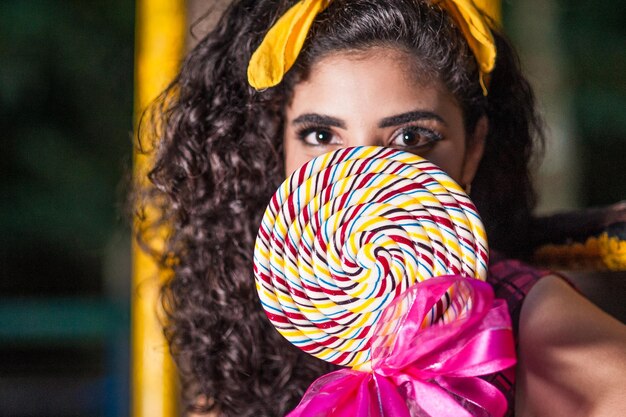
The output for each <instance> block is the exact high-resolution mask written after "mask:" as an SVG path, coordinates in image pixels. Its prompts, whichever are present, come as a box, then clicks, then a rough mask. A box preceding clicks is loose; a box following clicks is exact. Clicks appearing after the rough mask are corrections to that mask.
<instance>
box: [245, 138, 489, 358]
mask: <svg viewBox="0 0 626 417" xmlns="http://www.w3.org/2000/svg"><path fill="white" fill-rule="evenodd" d="M254 272H255V277H256V287H257V290H258V293H259V297H260V299H261V302H262V304H263V307H264V309H265V312H266V314H267V316H268V317H269V319H270V320H271V321H272V323H273V324H274V326H275V327H276V329H278V331H279V332H280V333H281V334H282V335H283V336H284V337H285V338H287V339H288V340H289V341H290V342H291V343H293V344H294V345H296V346H298V347H299V348H301V349H302V350H304V351H306V352H308V353H310V354H312V355H314V356H316V357H318V358H321V359H323V360H325V361H328V362H332V363H334V364H337V365H345V366H352V367H354V366H357V365H360V364H363V363H365V362H367V361H368V360H369V357H370V336H371V333H372V326H373V325H374V323H376V321H377V319H379V317H380V315H381V314H382V311H383V310H384V308H385V307H386V306H387V305H389V304H390V303H391V302H392V301H393V300H394V299H395V298H396V297H397V296H398V295H399V294H401V293H402V292H403V291H405V290H406V289H407V288H408V287H410V286H411V285H412V284H414V283H416V282H420V281H423V280H426V279H428V278H431V277H434V276H440V275H448V274H459V275H463V276H467V277H468V278H477V279H481V280H484V279H485V277H486V274H487V244H486V239H485V232H484V229H483V226H482V223H481V221H480V219H479V217H478V214H477V213H476V208H475V207H474V205H473V204H472V202H471V201H470V199H469V197H468V196H467V195H466V194H465V193H464V192H463V190H462V189H461V187H459V185H458V184H456V183H455V182H454V181H453V180H452V179H451V178H450V177H448V176H447V175H446V174H445V173H444V172H443V171H441V169H439V168H438V167H436V166H435V165H433V164H432V163H430V162H428V161H427V160H425V159H423V158H421V157H419V156H416V155H413V154H410V153H407V152H401V151H397V150H393V149H389V148H380V147H357V148H347V149H341V150H338V151H335V152H331V153H328V154H325V155H322V156H320V157H318V158H315V159H313V160H311V161H309V162H308V163H306V164H305V165H303V166H302V167H301V168H300V169H298V170H297V171H295V172H294V173H293V174H292V175H291V176H290V177H289V178H288V179H287V180H286V181H285V182H284V183H283V184H282V185H281V186H280V188H279V189H278V190H277V191H276V193H275V195H274V196H273V198H272V200H271V202H270V204H269V206H268V207H267V210H266V212H265V215H264V217H263V221H262V224H261V227H260V230H259V234H258V237H257V241H256V245H255V252H254ZM462 309H463V306H461V305H457V304H452V305H450V303H449V297H445V298H444V299H442V300H441V301H440V303H438V305H437V307H436V308H434V309H433V311H432V312H431V317H430V318H429V320H430V321H431V322H434V321H437V320H441V321H447V320H450V319H452V318H454V317H456V316H457V315H458V314H459V313H460V312H461V310H462Z"/></svg>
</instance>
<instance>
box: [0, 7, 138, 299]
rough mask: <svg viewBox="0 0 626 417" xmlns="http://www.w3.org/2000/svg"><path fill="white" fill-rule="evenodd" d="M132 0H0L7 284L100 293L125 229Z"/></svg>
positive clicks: (0, 252)
mask: <svg viewBox="0 0 626 417" xmlns="http://www.w3.org/2000/svg"><path fill="white" fill-rule="evenodd" d="M134 7H135V5H134V2H133V1H130V0H109V1H100V2H92V1H80V0H73V1H70V0H63V1H58V0H57V1H53V0H20V1H3V2H0V124H1V127H2V129H1V133H0V134H1V137H2V152H1V153H0V184H1V185H0V187H1V190H2V196H3V197H2V201H1V202H0V236H2V237H3V238H2V239H1V240H0V271H1V272H0V273H1V274H2V279H0V294H3V295H13V294H39V293H41V292H47V293H53V294H72V293H75V292H87V293H91V292H94V293H96V292H99V291H100V290H101V286H102V282H101V281H102V277H101V273H102V258H103V248H104V247H105V245H106V244H107V242H108V241H109V239H110V238H111V236H112V233H114V231H115V230H119V229H120V228H123V227H124V226H123V224H124V223H123V221H121V219H120V217H121V216H120V213H121V211H120V210H119V206H120V202H121V201H123V196H122V195H121V194H122V193H120V192H119V191H118V190H119V187H120V183H121V178H123V176H124V174H125V172H126V171H128V169H129V166H130V154H131V144H132V141H131V138H132V110H133V107H132V105H133V102H132V101H133V48H134V29H133V28H134Z"/></svg>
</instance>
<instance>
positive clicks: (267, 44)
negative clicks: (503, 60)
mask: <svg viewBox="0 0 626 417" xmlns="http://www.w3.org/2000/svg"><path fill="white" fill-rule="evenodd" d="M330 2H331V0H301V1H299V2H298V3H296V4H295V5H294V6H292V7H291V8H290V9H289V10H287V12H286V13H285V14H284V15H283V16H282V17H281V18H280V19H279V20H278V21H277V22H276V24H274V26H272V28H271V29H270V30H269V32H267V34H266V35H265V38H263V42H261V45H260V46H259V47H258V48H257V50H256V51H254V54H252V58H251V59H250V63H249V64H248V82H249V83H250V85H251V86H252V87H254V88H255V89H257V90H262V89H265V88H269V87H273V86H275V85H277V84H278V83H280V82H281V81H282V79H283V76H284V75H285V73H286V72H287V71H289V69H290V68H291V66H292V65H293V64H294V62H295V61H296V59H297V58H298V54H299V53H300V50H301V49H302V45H303V44H304V40H305V39H306V36H307V34H308V33H309V29H310V27H311V24H313V20H314V19H315V17H316V16H317V15H318V14H319V13H321V12H322V11H323V10H324V9H325V8H326V7H327V6H328V4H330ZM436 3H437V4H438V5H439V6H440V7H441V8H443V9H445V10H446V11H448V13H450V15H451V16H452V18H453V19H454V20H455V21H456V22H457V24H458V25H459V27H460V29H461V31H462V32H463V35H464V36H465V39H467V43H468V44H469V47H470V48H471V50H472V52H473V53H474V56H475V57H476V61H477V62H478V66H479V70H480V85H481V86H482V88H483V94H484V95H487V87H486V81H485V78H486V77H487V75H488V74H489V73H490V72H491V71H492V70H493V67H494V65H495V62H496V45H495V41H494V39H493V35H492V33H491V29H490V27H489V23H488V22H487V20H486V19H485V17H484V15H483V14H482V13H481V11H480V10H479V9H478V8H476V6H475V5H474V3H473V1H472V0H441V1H437V2H436Z"/></svg>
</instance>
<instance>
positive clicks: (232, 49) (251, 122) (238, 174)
mask: <svg viewBox="0 0 626 417" xmlns="http://www.w3.org/2000/svg"><path fill="white" fill-rule="evenodd" d="M294 3H296V2H294V1H279V0H261V1H253V0H236V1H234V2H233V4H232V5H231V6H230V7H229V8H228V9H227V10H226V12H225V13H224V15H223V17H222V19H221V21H220V22H219V23H218V25H217V27H216V28H215V30H213V31H212V32H211V33H209V34H208V35H207V36H206V37H205V38H204V39H202V40H201V41H200V43H199V44H198V45H197V46H196V47H195V48H194V50H193V51H191V52H190V54H189V55H188V57H187V59H186V60H185V63H184V65H183V68H182V70H181V72H180V74H179V76H178V77H177V79H176V80H175V81H174V83H173V84H172V85H171V86H170V87H169V88H168V89H167V91H166V92H165V93H164V94H163V96H162V97H161V100H160V102H159V103H160V107H159V109H158V110H159V111H157V112H156V113H154V119H153V122H154V126H157V127H158V129H157V131H158V132H157V133H158V134H159V137H160V143H159V145H158V153H157V155H156V165H155V167H154V169H153V171H152V173H151V180H152V181H153V184H154V188H153V189H152V190H148V192H149V193H151V194H152V197H156V201H161V202H163V207H162V208H163V218H162V220H164V221H167V222H170V224H172V225H173V234H172V236H171V237H170V239H169V240H168V246H167V247H168V252H167V256H164V257H163V262H164V263H165V264H168V265H174V272H175V276H174V278H173V279H172V281H171V282H170V283H168V284H167V285H166V287H165V288H164V291H163V301H164V305H165V306H166V310H167V311H168V313H169V319H170V321H169V322H168V324H167V326H166V328H165V332H166V335H167V337H168V339H169V341H170V344H171V349H172V353H173V354H174V356H175V358H176V361H177V364H178V366H179V369H180V373H181V376H182V380H183V386H184V393H185V396H186V398H187V400H188V403H189V405H190V409H196V410H197V411H203V412H205V411H208V412H212V413H215V415H227V416H230V415H233V416H234V415H237V416H260V415H268V416H275V415H283V414H285V413H286V412H288V411H289V410H290V409H292V408H293V407H294V406H295V405H296V404H297V402H298V400H299V399H300V397H301V396H302V394H303V392H304V390H305V389H306V388H307V386H308V385H309V384H310V383H311V382H312V381H313V380H314V379H315V378H316V377H318V376H320V375H321V374H323V373H325V372H328V371H330V370H332V367H331V366H330V365H328V364H325V363H322V362H321V361H320V360H318V359H315V358H312V357H310V356H308V355H306V354H304V353H302V352H300V351H299V350H297V349H296V348H294V347H292V346H291V345H290V344H289V343H288V342H287V341H285V340H284V339H283V338H282V337H281V336H280V335H278V333H276V332H275V331H274V330H273V329H272V328H271V326H270V325H269V322H268V321H267V319H266V318H265V316H264V313H263V312H262V309H261V306H260V304H259V302H258V300H257V296H256V293H255V289H254V285H253V277H252V250H253V244H254V239H255V236H256V232H257V229H258V225H259V222H260V218H261V214H262V212H263V210H264V208H265V206H266V204H267V202H268V201H269V198H270V196H271V195H272V193H273V192H274V190H275V189H276V187H277V186H278V185H279V184H280V182H282V180H283V179H284V178H285V176H286V175H287V174H289V173H290V172H292V171H293V170H294V169H296V168H297V167H298V166H299V165H301V164H302V163H304V162H306V161H307V160H309V159H311V158H312V157H314V156H316V155H319V154H321V153H324V152H327V151H329V150H332V149H336V148H340V147H345V146H354V145H379V146H392V147H396V148H399V149H403V150H407V151H410V152H414V153H417V154H419V155H421V156H424V157H426V158H428V159H430V160H431V161H432V162H434V163H436V164H438V165H440V166H441V167H442V168H443V169H444V170H445V171H446V172H447V173H448V174H449V175H451V176H452V177H453V178H454V179H456V180H457V181H458V182H459V183H460V184H461V185H462V186H464V187H465V188H466V190H467V191H468V192H469V193H470V195H471V197H472V199H473V200H474V201H475V203H476V205H477V207H478V209H479V211H480V213H481V215H482V217H483V220H484V222H485V225H486V227H487V230H488V235H489V240H490V246H491V248H492V250H494V251H497V252H498V253H499V254H501V255H496V257H495V258H498V259H496V261H493V262H492V266H491V276H490V278H489V281H490V282H491V283H492V284H493V285H494V287H495V290H496V295H497V296H500V297H504V298H507V301H509V307H510V311H511V315H512V317H513V320H514V323H515V325H516V327H517V325H519V335H518V344H519V351H518V355H519V365H518V369H517V386H516V387H515V388H514V387H513V385H512V381H510V380H506V378H507V375H504V374H502V375H499V376H498V378H499V379H502V380H503V381H500V382H501V386H502V387H503V388H502V389H503V390H505V391H507V392H506V394H507V395H508V396H509V397H510V398H511V399H512V398H513V394H514V392H516V394H515V400H516V401H515V408H516V411H517V414H518V415H568V416H570V415H612V414H611V413H613V415H617V414H615V413H618V411H619V409H620V407H619V405H620V404H619V402H620V401H621V399H620V394H621V391H620V387H621V386H624V385H623V384H624V383H625V382H626V381H625V380H624V374H626V373H625V372H623V370H624V369H625V367H626V364H625V357H626V355H624V346H625V340H626V332H625V330H624V327H623V326H622V325H621V324H620V323H618V322H617V321H615V320H614V319H612V318H610V317H609V316H607V315H605V314H604V313H602V312H601V311H600V310H598V309H597V308H596V307H594V306H593V305H592V304H590V303H589V302H588V301H586V300H585V299H584V298H583V297H581V296H580V295H579V294H578V293H577V292H576V291H575V290H573V289H572V288H571V287H570V286H569V285H568V284H567V283H565V282H564V281H563V280H562V279H560V278H558V277H556V276H553V275H550V274H548V273H544V272H539V271H534V270H532V269H530V268H528V267H525V266H523V265H521V264H519V263H517V262H513V261H506V260H502V259H500V258H502V257H510V258H512V257H523V256H524V255H525V254H526V250H527V248H526V247H525V243H526V241H527V239H526V237H527V236H528V226H529V224H530V223H529V221H530V219H531V210H532V207H533V204H534V195H533V190H532V186H531V182H530V176H529V162H530V160H531V158H532V157H533V155H534V154H535V152H536V149H537V148H538V147H539V146H540V144H541V137H542V134H541V133H542V132H541V126H540V123H539V118H538V116H537V114H536V112H535V107H534V99H533V95H532V92H531V90H530V87H529V85H528V83H527V82H526V80H525V79H524V78H523V76H522V75H521V73H520V69H519V65H518V62H517V58H516V56H515V54H514V52H513V51H512V49H511V47H510V46H509V45H508V43H507V42H506V40H505V39H504V38H503V36H502V35H501V34H499V33H498V32H497V31H496V30H492V31H491V33H492V34H493V39H494V43H495V51H496V55H495V67H494V68H493V69H488V70H485V68H484V66H483V65H482V64H483V61H481V59H479V56H478V54H477V53H476V51H475V50H474V47H473V46H472V45H471V44H470V42H471V40H468V36H467V34H466V33H465V32H464V31H463V30H462V29H461V27H462V23H460V22H459V19H458V16H457V15H454V13H453V12H452V11H451V10H453V9H451V8H450V5H449V3H451V2H450V1H443V2H437V1H417V0H389V1H384V2H381V1H378V0H334V1H332V2H330V4H328V7H327V8H326V9H325V10H323V11H321V12H320V13H319V14H316V16H314V20H313V23H312V26H311V28H310V30H309V31H308V34H306V35H307V38H306V41H305V43H304V45H303V48H302V51H300V53H299V54H297V59H296V60H295V63H294V64H293V67H292V68H291V69H289V71H287V72H286V74H285V75H284V78H283V79H282V80H279V82H278V84H277V85H276V86H272V87H270V88H261V90H260V91H257V90H255V89H254V88H252V87H251V85H250V84H249V83H248V77H247V73H246V71H247V69H248V66H249V63H250V60H251V56H252V55H253V53H254V51H255V50H256V48H257V47H258V46H259V45H260V44H261V41H262V40H263V38H264V37H265V35H266V34H267V33H268V32H269V31H270V28H272V26H273V25H274V24H275V23H276V21H277V20H278V19H279V18H280V17H281V16H283V15H284V14H285V13H286V11H287V10H288V9H289V7H290V6H292V5H293V4H294ZM452 3H455V2H452ZM281 77H282V74H281ZM173 259H174V260H175V261H172V260H173ZM539 278H541V279H539ZM526 294H527V295H526ZM522 301H523V304H522ZM522 305H523V308H522ZM520 311H521V313H520ZM515 390H516V391H515ZM509 406H510V414H511V415H512V413H513V401H512V400H511V401H510V404H509ZM622 408H623V407H622Z"/></svg>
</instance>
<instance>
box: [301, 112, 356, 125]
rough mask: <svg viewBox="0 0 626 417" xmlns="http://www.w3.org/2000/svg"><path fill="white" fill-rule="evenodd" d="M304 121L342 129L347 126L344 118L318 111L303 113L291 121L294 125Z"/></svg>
mask: <svg viewBox="0 0 626 417" xmlns="http://www.w3.org/2000/svg"><path fill="white" fill-rule="evenodd" d="M303 123H309V124H316V125H320V126H333V127H339V128H342V129H345V128H346V123H345V122H344V121H343V120H341V119H337V118H336V117H332V116H326V115H323V114H317V113H305V114H301V115H300V116H298V117H296V118H295V119H293V120H292V121H291V124H294V125H297V124H303Z"/></svg>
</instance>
